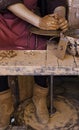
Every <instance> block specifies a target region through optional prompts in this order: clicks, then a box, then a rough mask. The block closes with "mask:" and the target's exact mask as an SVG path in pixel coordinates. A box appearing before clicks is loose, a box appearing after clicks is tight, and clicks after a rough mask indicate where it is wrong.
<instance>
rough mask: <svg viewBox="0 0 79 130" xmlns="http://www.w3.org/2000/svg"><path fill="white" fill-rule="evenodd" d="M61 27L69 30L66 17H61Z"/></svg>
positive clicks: (63, 29)
mask: <svg viewBox="0 0 79 130" xmlns="http://www.w3.org/2000/svg"><path fill="white" fill-rule="evenodd" d="M59 28H60V29H61V30H62V31H63V32H65V31H66V30H68V21H67V20H66V19H65V18H59Z"/></svg>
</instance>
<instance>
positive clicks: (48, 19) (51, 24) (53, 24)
mask: <svg viewBox="0 0 79 130" xmlns="http://www.w3.org/2000/svg"><path fill="white" fill-rule="evenodd" d="M39 28H40V29H43V30H57V29H58V28H59V24H58V20H57V19H56V15H55V14H49V15H46V16H44V17H42V18H41V19H40V22H39Z"/></svg>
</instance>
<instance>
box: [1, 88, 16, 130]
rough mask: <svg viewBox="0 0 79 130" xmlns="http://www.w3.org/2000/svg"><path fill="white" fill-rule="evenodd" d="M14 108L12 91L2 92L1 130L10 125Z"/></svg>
mask: <svg viewBox="0 0 79 130" xmlns="http://www.w3.org/2000/svg"><path fill="white" fill-rule="evenodd" d="M13 110H14V109H13V101H12V95H11V91H10V90H6V91H4V92H0V130H5V129H6V128H7V127H8V125H9V121H10V116H11V114H12V112H13Z"/></svg>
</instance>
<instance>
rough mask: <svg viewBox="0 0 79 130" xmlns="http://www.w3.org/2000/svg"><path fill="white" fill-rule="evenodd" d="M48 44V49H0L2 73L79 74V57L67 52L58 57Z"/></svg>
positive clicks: (0, 73) (0, 70) (0, 69)
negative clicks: (61, 58) (60, 57)
mask: <svg viewBox="0 0 79 130" xmlns="http://www.w3.org/2000/svg"><path fill="white" fill-rule="evenodd" d="M52 48H53V46H52V44H48V48H47V50H31V51H30V50H28V51H27V50H14V51H13V52H12V54H10V55H9V51H2V50H1V51H0V75H79V57H73V56H71V55H69V54H66V55H65V57H64V59H63V60H60V59H58V58H57V57H56V56H55V55H54V54H53V50H52Z"/></svg>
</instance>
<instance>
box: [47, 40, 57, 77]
mask: <svg viewBox="0 0 79 130" xmlns="http://www.w3.org/2000/svg"><path fill="white" fill-rule="evenodd" d="M53 47H54V46H53V43H52V42H51V43H48V46H47V60H46V69H47V74H49V75H55V74H57V69H56V68H58V63H57V57H56V56H55V55H54V52H53Z"/></svg>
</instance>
